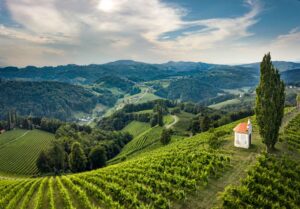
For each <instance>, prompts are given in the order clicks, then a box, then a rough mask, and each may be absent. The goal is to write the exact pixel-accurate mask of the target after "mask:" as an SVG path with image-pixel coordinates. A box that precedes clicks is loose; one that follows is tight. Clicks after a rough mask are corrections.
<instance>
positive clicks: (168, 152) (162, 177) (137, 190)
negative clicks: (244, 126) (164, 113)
mask: <svg viewBox="0 0 300 209" xmlns="http://www.w3.org/2000/svg"><path fill="white" fill-rule="evenodd" d="M232 126H233V125H231V126H230V128H232ZM226 129H227V127H226ZM208 136H209V133H202V134H200V135H198V136H195V137H193V138H188V139H186V140H184V141H178V142H174V143H172V144H170V145H167V146H164V147H161V148H158V149H156V150H154V151H151V152H146V153H144V154H141V155H139V157H136V158H134V159H131V160H128V161H125V162H122V163H119V164H116V165H113V166H108V167H106V168H102V169H98V170H95V171H91V172H85V173H81V174H75V175H67V176H61V177H46V178H34V179H22V180H19V179H16V180H8V179H6V180H5V179H3V180H0V187H1V188H3V191H5V192H3V195H1V196H0V208H3V207H1V205H6V206H7V205H11V206H12V207H10V208H16V207H15V206H16V205H18V206H24V207H25V208H27V207H28V208H126V209H127V208H170V207H173V206H174V205H173V201H178V200H180V201H184V200H185V199H186V197H187V195H188V194H189V193H192V192H195V191H199V190H201V189H203V188H204V187H205V185H207V184H209V182H210V179H211V178H216V177H219V176H220V175H222V173H224V171H225V170H226V169H227V168H228V166H229V164H230V154H228V152H226V151H222V150H218V151H212V150H210V149H208V146H207V143H206V142H207V138H208ZM20 188H25V189H20ZM0 191H2V189H1V190H0ZM13 193H14V195H12V194H13ZM21 208H22V207H21Z"/></svg>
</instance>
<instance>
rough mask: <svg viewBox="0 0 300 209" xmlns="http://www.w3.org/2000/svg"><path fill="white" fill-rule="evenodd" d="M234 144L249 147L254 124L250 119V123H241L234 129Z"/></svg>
mask: <svg viewBox="0 0 300 209" xmlns="http://www.w3.org/2000/svg"><path fill="white" fill-rule="evenodd" d="M233 131H234V146H235V147H241V148H245V149H249V148H250V146H251V138H252V124H251V121H250V119H248V123H240V124H238V125H237V126H236V127H235V128H234V129H233Z"/></svg>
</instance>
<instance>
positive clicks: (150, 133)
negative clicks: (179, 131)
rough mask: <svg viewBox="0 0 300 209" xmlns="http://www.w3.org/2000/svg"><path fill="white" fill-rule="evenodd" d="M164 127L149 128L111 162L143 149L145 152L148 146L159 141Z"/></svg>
mask: <svg viewBox="0 0 300 209" xmlns="http://www.w3.org/2000/svg"><path fill="white" fill-rule="evenodd" d="M162 129H163V128H162V127H159V126H156V127H153V128H149V129H147V130H146V131H144V132H143V133H141V134H140V135H138V136H137V137H135V138H134V139H132V140H131V141H130V142H129V143H128V144H126V145H125V147H124V148H123V149H122V151H121V153H120V154H118V155H117V156H116V157H115V158H113V159H112V160H111V161H110V162H114V161H118V160H120V159H122V158H124V157H125V158H127V157H128V156H130V155H133V154H135V153H137V152H139V151H141V150H142V151H143V152H144V151H145V150H146V149H147V147H150V146H152V145H154V144H157V143H159V142H160V141H159V138H160V135H161V132H162Z"/></svg>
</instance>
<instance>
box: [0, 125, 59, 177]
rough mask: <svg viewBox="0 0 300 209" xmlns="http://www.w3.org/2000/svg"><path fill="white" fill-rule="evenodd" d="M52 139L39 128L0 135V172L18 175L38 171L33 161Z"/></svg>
mask: <svg viewBox="0 0 300 209" xmlns="http://www.w3.org/2000/svg"><path fill="white" fill-rule="evenodd" d="M53 139H54V135H53V134H49V133H46V132H43V131H39V130H33V131H25V130H14V131H9V132H6V133H4V134H2V135H0V172H2V173H7V174H10V173H12V174H18V175H34V174H37V173H38V170H37V167H36V164H35V161H36V159H37V157H38V155H39V153H40V151H41V150H44V149H46V148H47V147H48V146H49V145H50V143H51V141H52V140H53Z"/></svg>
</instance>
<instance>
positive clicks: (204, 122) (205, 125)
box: [200, 115, 211, 132]
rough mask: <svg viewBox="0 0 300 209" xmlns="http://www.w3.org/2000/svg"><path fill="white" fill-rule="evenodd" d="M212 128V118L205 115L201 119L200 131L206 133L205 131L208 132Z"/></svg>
mask: <svg viewBox="0 0 300 209" xmlns="http://www.w3.org/2000/svg"><path fill="white" fill-rule="evenodd" d="M210 127H211V125H210V118H209V117H208V116H207V115H205V116H204V117H203V118H202V119H201V122H200V129H201V131H202V132H205V131H208V130H209V128H210Z"/></svg>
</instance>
